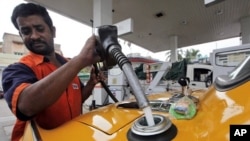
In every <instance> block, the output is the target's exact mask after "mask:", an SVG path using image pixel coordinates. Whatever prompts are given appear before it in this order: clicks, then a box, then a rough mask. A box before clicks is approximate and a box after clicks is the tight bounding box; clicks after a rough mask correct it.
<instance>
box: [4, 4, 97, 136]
mask: <svg viewBox="0 0 250 141" xmlns="http://www.w3.org/2000/svg"><path fill="white" fill-rule="evenodd" d="M11 20H12V23H13V24H14V26H15V27H16V29H17V30H18V31H19V34H20V36H21V38H22V40H23V42H24V44H25V46H26V47H27V49H28V50H29V51H30V53H29V54H28V55H26V56H24V57H22V58H21V59H20V61H19V62H18V63H15V64H12V65H9V66H8V67H7V68H6V69H5V70H4V71H3V77H2V82H3V89H4V97H5V99H6V101H7V103H8V105H9V107H10V109H11V111H12V112H13V113H14V114H15V115H16V117H17V121H16V123H15V126H14V128H13V133H12V138H11V139H12V140H13V141H14V140H19V139H21V137H22V135H23V133H24V128H25V124H26V121H29V120H34V121H35V122H37V123H38V124H39V126H41V127H42V128H45V129H52V128H56V127H58V126H60V125H62V124H63V123H65V122H67V121H69V120H71V119H72V118H74V117H76V116H78V115H80V114H81V112H82V103H83V102H84V101H85V100H86V99H87V98H88V97H89V95H90V94H91V92H92V90H93V88H94V86H95V85H96V83H98V81H99V80H100V79H101V78H99V76H96V75H95V74H94V70H93V69H92V71H91V77H90V80H89V81H88V82H87V84H86V86H83V84H81V82H80V80H79V78H78V77H77V74H78V72H79V71H80V70H81V69H82V68H84V67H87V66H90V65H92V64H95V63H97V62H98V61H100V57H99V56H98V55H97V54H96V53H95V43H96V39H95V36H92V37H90V38H89V39H88V40H87V41H86V43H85V45H84V47H83V48H82V50H81V51H80V53H79V54H78V55H77V56H75V57H73V58H72V59H71V60H69V61H67V59H65V58H64V57H62V56H60V55H59V54H57V53H55V50H54V37H55V31H56V29H55V27H54V26H53V23H52V20H51V18H50V16H49V14H48V12H47V10H46V9H45V8H44V7H42V6H39V5H36V4H32V3H27V4H20V5H18V6H17V7H15V9H14V10H13V13H12V17H11Z"/></svg>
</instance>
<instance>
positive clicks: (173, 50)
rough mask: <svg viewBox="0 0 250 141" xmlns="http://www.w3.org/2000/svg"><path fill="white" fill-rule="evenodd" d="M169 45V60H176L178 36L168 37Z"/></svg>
mask: <svg viewBox="0 0 250 141" xmlns="http://www.w3.org/2000/svg"><path fill="white" fill-rule="evenodd" d="M169 47H170V52H171V57H170V59H171V62H176V61H177V60H178V58H177V57H178V55H177V48H178V37H177V36H170V37H169Z"/></svg>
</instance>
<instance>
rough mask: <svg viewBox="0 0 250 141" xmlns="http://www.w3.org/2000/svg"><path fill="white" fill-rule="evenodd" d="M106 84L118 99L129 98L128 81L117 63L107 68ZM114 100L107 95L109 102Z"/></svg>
mask: <svg viewBox="0 0 250 141" xmlns="http://www.w3.org/2000/svg"><path fill="white" fill-rule="evenodd" d="M108 86H109V89H110V91H111V93H112V94H113V95H114V96H115V97H116V99H117V100H118V101H123V100H126V99H129V97H130V89H129V84H128V81H127V79H126V76H125V75H124V73H123V72H122V70H121V69H120V68H119V66H117V65H116V66H114V67H113V68H111V69H109V70H108ZM114 102H115V101H114V100H113V99H112V98H111V97H109V103H114Z"/></svg>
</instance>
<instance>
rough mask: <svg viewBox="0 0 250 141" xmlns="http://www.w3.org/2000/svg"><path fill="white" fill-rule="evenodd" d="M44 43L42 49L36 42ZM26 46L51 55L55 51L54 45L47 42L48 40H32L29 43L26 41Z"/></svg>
mask: <svg viewBox="0 0 250 141" xmlns="http://www.w3.org/2000/svg"><path fill="white" fill-rule="evenodd" d="M37 43H39V44H43V47H42V49H38V48H37V47H36V45H35V44H37ZM25 45H26V47H27V48H28V50H29V51H31V52H33V53H36V54H40V55H50V54H51V53H52V52H54V47H53V46H51V45H53V43H52V44H51V45H49V44H47V43H46V42H44V41H42V40H39V39H38V40H32V41H30V42H29V43H25Z"/></svg>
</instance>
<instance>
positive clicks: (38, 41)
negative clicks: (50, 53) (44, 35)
mask: <svg viewBox="0 0 250 141" xmlns="http://www.w3.org/2000/svg"><path fill="white" fill-rule="evenodd" d="M38 43H39V44H41V43H42V44H45V45H47V43H46V42H44V41H42V40H40V39H38V40H31V42H30V43H29V45H30V46H33V45H35V44H38Z"/></svg>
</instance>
